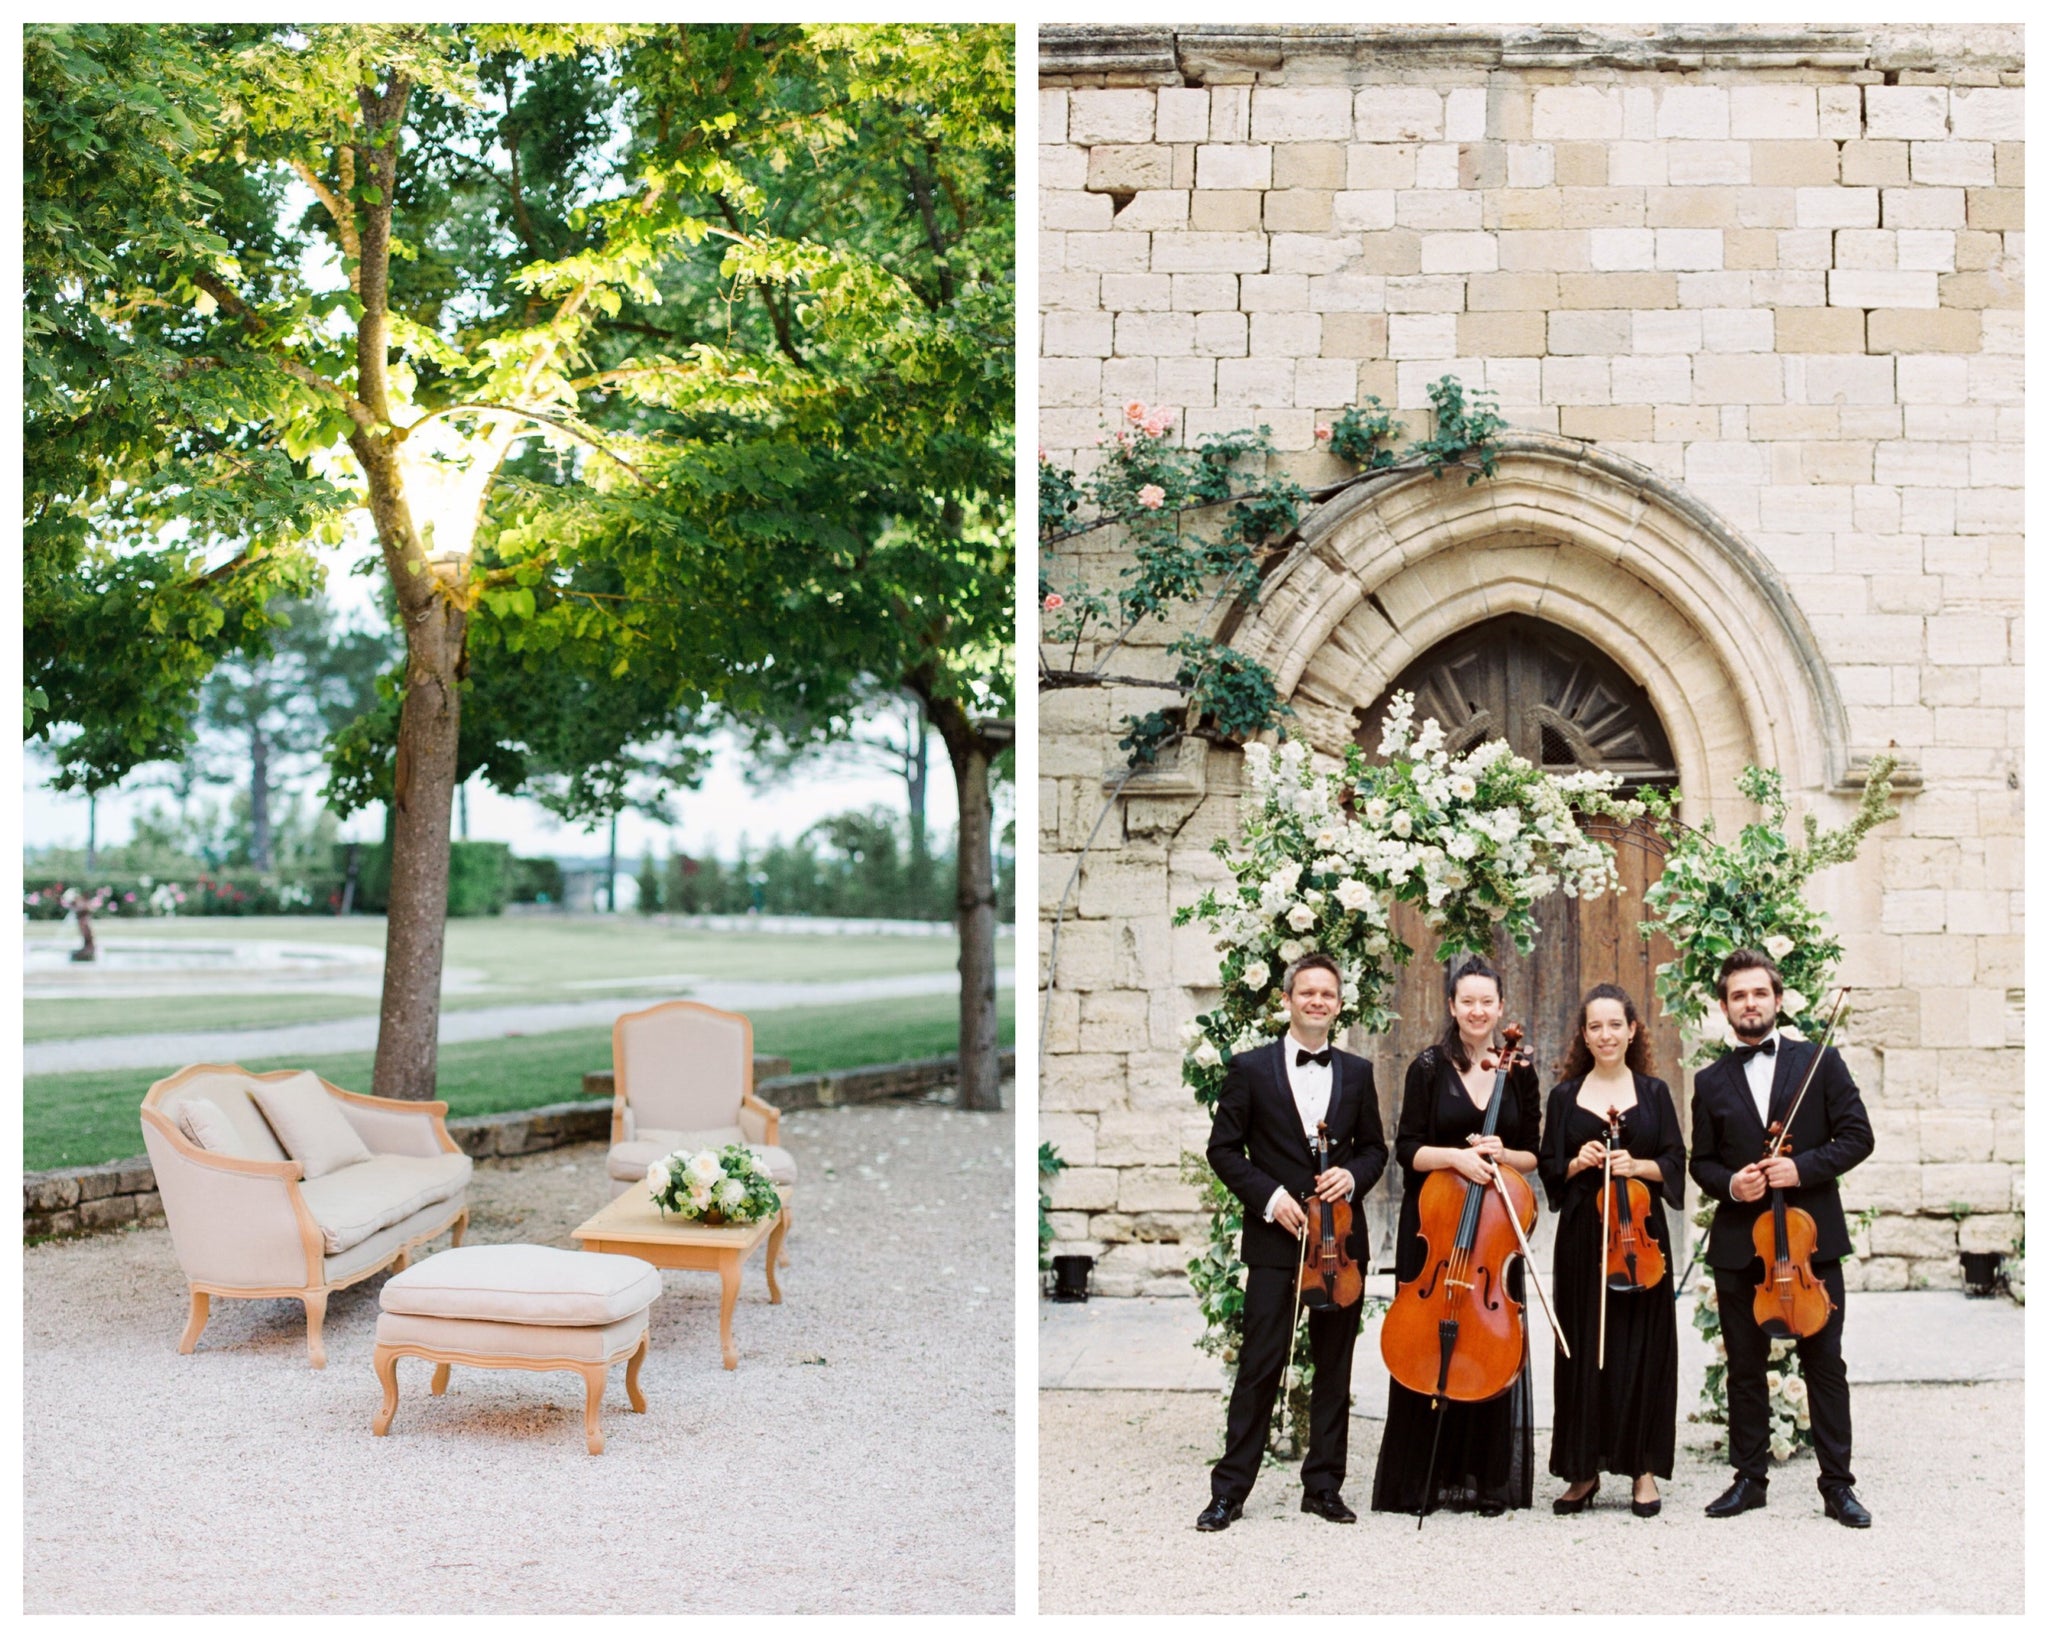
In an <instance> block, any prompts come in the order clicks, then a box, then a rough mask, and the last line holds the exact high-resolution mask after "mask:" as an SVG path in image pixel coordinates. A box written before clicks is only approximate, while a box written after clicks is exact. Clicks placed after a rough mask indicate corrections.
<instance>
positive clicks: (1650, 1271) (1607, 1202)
mask: <svg viewBox="0 0 2048 1638" xmlns="http://www.w3.org/2000/svg"><path fill="white" fill-rule="evenodd" d="M1621 1146H1622V1144H1621V1111H1620V1110H1618V1109H1616V1108H1615V1107H1614V1106H1613V1105H1612V1104H1609V1105H1608V1106H1607V1142H1606V1145H1605V1149H1606V1153H1605V1155H1604V1157H1603V1158H1602V1160H1601V1162H1600V1221H1601V1235H1600V1260H1601V1272H1602V1274H1603V1275H1604V1276H1605V1278H1604V1280H1603V1282H1602V1284H1601V1287H1600V1348H1599V1352H1598V1354H1597V1355H1596V1356H1595V1359H1594V1364H1595V1365H1596V1366H1597V1367H1599V1368H1600V1369H1602V1370H1604V1369H1606V1366H1607V1296H1608V1293H1609V1292H1612V1291H1624V1292H1626V1291H1644V1290H1647V1289H1648V1288H1649V1287H1651V1286H1653V1285H1655V1284H1657V1283H1658V1281H1660V1280H1662V1279H1663V1278H1664V1273H1665V1269H1664V1251H1663V1248H1662V1247H1660V1246H1659V1245H1658V1244H1657V1242H1656V1241H1655V1240H1653V1239H1651V1238H1650V1236H1649V1234H1648V1232H1647V1231H1646V1230H1643V1229H1639V1228H1638V1227H1637V1225H1638V1224H1647V1223H1648V1222H1649V1220H1650V1188H1649V1185H1648V1184H1647V1183H1643V1182H1641V1181H1639V1180H1638V1179H1636V1178H1633V1177H1625V1178H1623V1179H1622V1180H1621V1186H1620V1187H1619V1188H1616V1187H1615V1182H1614V1155H1615V1151H1616V1150H1618V1149H1620V1148H1621Z"/></svg>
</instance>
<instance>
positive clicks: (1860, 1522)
mask: <svg viewBox="0 0 2048 1638" xmlns="http://www.w3.org/2000/svg"><path fill="white" fill-rule="evenodd" d="M1820 1501H1821V1506H1823V1507H1824V1508H1826V1509H1827V1515H1828V1517H1829V1518H1831V1519H1833V1520H1834V1521H1835V1522H1836V1523H1837V1524H1846V1525H1847V1526H1848V1527H1849V1528H1850V1529H1851V1530H1868V1529H1869V1528H1870V1509H1869V1508H1867V1507H1865V1506H1864V1505H1863V1504H1862V1503H1861V1502H1860V1501H1858V1500H1857V1499H1856V1492H1855V1491H1853V1490H1851V1489H1850V1488H1849V1487H1848V1486H1847V1485H1845V1484H1838V1485H1833V1486H1830V1487H1829V1488H1828V1489H1826V1490H1823V1491H1822V1492H1821V1493H1820Z"/></svg>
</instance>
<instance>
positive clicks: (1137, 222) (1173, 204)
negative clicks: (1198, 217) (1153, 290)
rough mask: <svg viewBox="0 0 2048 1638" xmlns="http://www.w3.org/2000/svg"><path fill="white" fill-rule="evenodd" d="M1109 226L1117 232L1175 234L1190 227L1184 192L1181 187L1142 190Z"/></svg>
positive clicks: (1186, 197)
mask: <svg viewBox="0 0 2048 1638" xmlns="http://www.w3.org/2000/svg"><path fill="white" fill-rule="evenodd" d="M1110 226H1111V227H1113V228H1114V229H1116V231H1117V232H1119V233H1155V232H1159V233H1178V232H1180V231H1181V230H1183V229H1184V228H1186V227H1188V226H1189V221H1188V196H1187V193H1186V191H1185V190H1183V189H1180V188H1173V189H1161V188H1141V189H1139V190H1138V192H1137V193H1136V194H1135V195H1134V196H1133V197H1132V198H1131V200H1130V202H1129V203H1128V204H1126V205H1125V206H1124V208H1123V209H1122V210H1120V211H1118V212H1117V213H1116V216H1115V218H1114V220H1112V221H1111V223H1110ZM1161 276H1162V277H1163V275H1161Z"/></svg>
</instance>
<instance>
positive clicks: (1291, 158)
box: [1273, 142, 1345, 192]
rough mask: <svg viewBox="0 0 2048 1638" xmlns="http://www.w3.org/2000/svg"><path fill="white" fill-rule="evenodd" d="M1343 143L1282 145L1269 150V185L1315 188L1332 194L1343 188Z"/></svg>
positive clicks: (1290, 143) (1293, 143) (1295, 143)
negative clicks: (1271, 165) (1271, 161)
mask: <svg viewBox="0 0 2048 1638" xmlns="http://www.w3.org/2000/svg"><path fill="white" fill-rule="evenodd" d="M1344 173H1345V161H1344V144H1343V143H1341V142H1286V143H1278V144H1276V145H1275V146H1274V149H1273V186H1274V187H1276V188H1318V189H1322V190H1324V191H1326V192H1335V191H1336V190H1337V189H1339V188H1342V187H1343V186H1345V180H1344Z"/></svg>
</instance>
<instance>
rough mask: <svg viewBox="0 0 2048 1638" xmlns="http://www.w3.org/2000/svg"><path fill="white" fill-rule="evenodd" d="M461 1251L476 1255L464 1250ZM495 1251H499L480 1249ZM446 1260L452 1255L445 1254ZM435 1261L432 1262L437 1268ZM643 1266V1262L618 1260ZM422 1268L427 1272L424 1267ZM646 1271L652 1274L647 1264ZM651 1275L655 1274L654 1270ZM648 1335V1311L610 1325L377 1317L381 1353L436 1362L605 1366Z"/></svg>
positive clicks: (567, 1254)
mask: <svg viewBox="0 0 2048 1638" xmlns="http://www.w3.org/2000/svg"><path fill="white" fill-rule="evenodd" d="M456 1249H457V1250H459V1251H468V1250H470V1249H472V1248H471V1247H469V1246H458V1247H457V1248H456ZM474 1249H476V1250H478V1251H494V1250H496V1249H498V1248H497V1247H495V1246H477V1247H475V1248H474ZM441 1255H442V1256H443V1257H445V1256H447V1255H448V1253H447V1252H445V1251H444V1252H442V1253H441ZM562 1255H563V1256H565V1257H588V1256H591V1255H592V1254H591V1253H590V1252H587V1251H565V1252H563V1253H562ZM433 1260H434V1259H432V1258H429V1259H428V1261H429V1262H431V1261H433ZM615 1260H618V1261H627V1262H639V1261H640V1260H639V1258H637V1257H632V1258H624V1259H615ZM421 1266H423V1267H424V1266H425V1265H424V1264H423V1265H421ZM640 1266H641V1267H642V1268H647V1265H646V1264H645V1263H641V1264H640ZM648 1272H649V1273H650V1274H651V1273H653V1272H654V1271H653V1270H652V1269H648ZM397 1277H398V1278H399V1279H403V1278H404V1277H405V1276H404V1275H402V1274H401V1275H399V1276H397ZM646 1334H647V1310H646V1309H645V1308H642V1309H641V1310H640V1311H639V1312H638V1313H634V1314H628V1315H627V1316H626V1317H625V1318H624V1319H618V1320H613V1321H612V1322H611V1324H609V1325H508V1324H506V1323H504V1322H503V1321H500V1320H473V1319H444V1318H442V1317H441V1316H440V1315H437V1314H393V1313H390V1312H388V1311H387V1312H385V1313H382V1314H379V1315H378V1316H377V1345H378V1346H379V1347H380V1348H390V1347H407V1346H410V1347H414V1348H419V1349H422V1350H424V1351H426V1352H427V1353H428V1354H429V1355H430V1356H431V1355H438V1354H471V1355H477V1354H481V1355H483V1356H485V1357H486V1358H497V1359H512V1360H519V1359H566V1360H573V1361H575V1362H576V1363H578V1364H582V1365H602V1364H604V1363H605V1362H606V1361H608V1360H618V1359H620V1358H622V1357H624V1356H625V1355H627V1354H629V1353H631V1352H632V1351H633V1349H634V1347H635V1346H636V1345H637V1344H638V1343H639V1341H640V1339H641V1338H642V1337H644V1336H645V1335H646Z"/></svg>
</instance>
